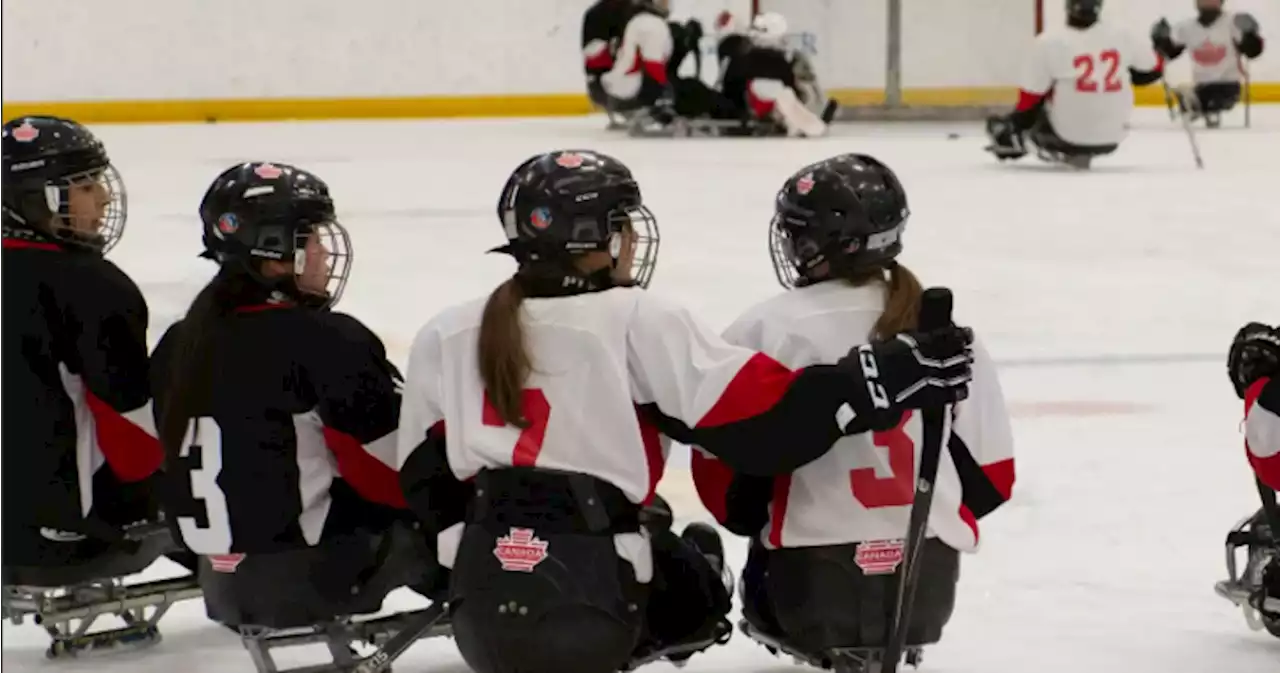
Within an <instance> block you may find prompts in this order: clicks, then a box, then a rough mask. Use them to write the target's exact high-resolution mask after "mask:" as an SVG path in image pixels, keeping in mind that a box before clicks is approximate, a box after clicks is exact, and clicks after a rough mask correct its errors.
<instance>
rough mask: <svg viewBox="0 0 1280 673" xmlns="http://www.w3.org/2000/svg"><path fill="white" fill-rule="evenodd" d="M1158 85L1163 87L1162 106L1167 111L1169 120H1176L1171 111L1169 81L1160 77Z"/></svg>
mask: <svg viewBox="0 0 1280 673" xmlns="http://www.w3.org/2000/svg"><path fill="white" fill-rule="evenodd" d="M1160 85H1161V86H1163V87H1164V107H1165V109H1166V110H1168V111H1169V121H1176V118H1175V117H1174V114H1175V113H1174V111H1173V92H1172V91H1170V90H1169V82H1168V80H1166V79H1165V78H1163V77H1161V78H1160Z"/></svg>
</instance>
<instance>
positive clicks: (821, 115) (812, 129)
mask: <svg viewBox="0 0 1280 673" xmlns="http://www.w3.org/2000/svg"><path fill="white" fill-rule="evenodd" d="M721 21H722V25H721V37H720V46H719V52H720V59H721V60H720V73H721V75H720V78H721V81H720V89H721V91H722V92H723V94H724V95H725V97H726V98H728V99H729V100H730V101H733V102H735V103H736V104H737V105H738V106H740V107H741V108H742V109H743V110H744V111H745V112H746V114H747V115H749V117H750V118H751V119H754V120H755V121H756V122H757V123H760V124H767V125H769V126H776V127H778V129H779V130H780V132H781V133H783V134H785V135H788V136H792V137H808V138H812V137H818V136H822V135H825V134H826V132H827V122H829V121H830V120H831V117H832V116H833V115H834V114H835V106H834V104H833V103H831V102H830V101H826V100H822V101H817V100H814V99H815V97H821V96H822V90H821V88H820V87H819V86H818V85H817V76H816V75H815V74H814V72H813V67H812V64H811V63H810V62H809V59H808V57H807V56H805V55H804V54H802V53H799V52H796V51H792V50H790V49H788V48H787V45H786V35H787V20H786V18H785V17H783V16H782V15H781V14H777V13H774V12H768V13H765V14H761V15H759V16H757V17H755V19H754V20H753V21H752V24H751V28H750V30H748V31H746V32H745V34H744V33H743V32H742V31H741V30H735V29H734V25H733V17H732V16H729V17H725V16H724V15H722V16H721ZM815 109H816V111H815Z"/></svg>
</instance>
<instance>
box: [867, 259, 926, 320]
mask: <svg viewBox="0 0 1280 673" xmlns="http://www.w3.org/2000/svg"><path fill="white" fill-rule="evenodd" d="M886 272H887V273H888V278H887V279H886V278H885V273H886ZM873 281H875V282H880V283H883V284H885V285H886V292H887V296H886V297H885V300H884V311H882V312H881V313H880V318H879V319H878V320H876V325H875V327H874V328H873V332H872V335H871V336H872V338H876V339H885V338H889V337H892V336H894V335H895V334H899V333H901V332H906V331H908V330H912V329H915V328H916V323H917V321H918V320H919V318H920V298H921V296H922V295H923V294H924V288H923V287H921V285H920V279H918V278H916V275H915V274H914V273H912V272H911V270H910V269H908V268H907V267H905V266H902V265H901V264H898V263H897V262H889V263H888V264H887V265H886V266H884V267H877V268H875V269H872V270H870V271H865V272H861V273H857V274H853V275H852V276H850V277H849V279H848V282H849V283H851V284H853V285H866V284H867V283H869V282H873Z"/></svg>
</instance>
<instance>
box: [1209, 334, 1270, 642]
mask: <svg viewBox="0 0 1280 673" xmlns="http://www.w3.org/2000/svg"><path fill="white" fill-rule="evenodd" d="M1227 373H1228V375H1229V376H1230V377H1231V385H1232V386H1233V387H1234V388H1235V390H1236V394H1237V395H1239V396H1240V398H1241V399H1242V400H1244V404H1245V421H1244V431H1245V450H1246V452H1247V453H1248V456H1249V463H1250V464H1251V465H1252V466H1253V469H1254V472H1255V473H1256V474H1257V478H1258V492H1259V495H1261V497H1262V509H1260V510H1259V511H1258V512H1257V513H1256V514H1254V515H1253V516H1251V517H1248V518H1246V519H1245V520H1244V521H1242V522H1241V523H1240V524H1239V525H1238V526H1237V527H1236V528H1235V529H1234V530H1233V531H1231V533H1230V534H1229V535H1228V536H1227V551H1228V553H1229V554H1230V555H1231V557H1235V556H1236V552H1237V550H1241V549H1243V550H1244V551H1245V552H1246V557H1245V558H1246V561H1245V563H1244V565H1243V567H1239V566H1235V567H1233V566H1230V565H1229V566H1228V568H1227V571H1228V575H1229V577H1228V579H1227V580H1226V581H1224V582H1219V583H1218V586H1217V590H1218V593H1219V594H1221V595H1222V596H1223V597H1225V598H1227V599H1229V600H1231V601H1232V602H1234V603H1236V604H1237V605H1240V606H1241V607H1244V608H1246V610H1247V614H1249V616H1250V619H1251V620H1256V621H1257V623H1260V624H1261V626H1263V627H1264V628H1266V629H1267V630H1268V631H1270V632H1271V634H1272V635H1275V636H1276V637H1280V504H1277V502H1276V490H1277V489H1280V327H1270V326H1268V325H1264V324H1262V323H1256V322H1253V323H1249V324H1247V325H1245V326H1244V327H1241V328H1240V330H1239V331H1238V332H1236V336H1235V339H1234V340H1233V341H1232V343H1231V350H1230V353H1229V355H1228V356H1227Z"/></svg>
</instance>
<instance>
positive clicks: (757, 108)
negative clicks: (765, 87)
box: [747, 84, 774, 119]
mask: <svg viewBox="0 0 1280 673" xmlns="http://www.w3.org/2000/svg"><path fill="white" fill-rule="evenodd" d="M747 106H748V107H750V108H751V112H752V114H754V115H755V116H756V118H757V119H764V118H766V117H768V116H769V115H770V114H773V108H774V103H773V101H771V100H764V99H763V98H760V97H759V96H757V95H756V92H755V90H754V89H753V88H752V86H751V85H750V84H748V85H747Z"/></svg>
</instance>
